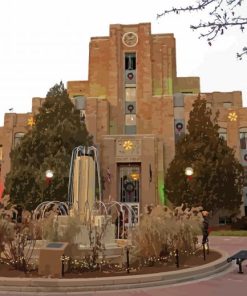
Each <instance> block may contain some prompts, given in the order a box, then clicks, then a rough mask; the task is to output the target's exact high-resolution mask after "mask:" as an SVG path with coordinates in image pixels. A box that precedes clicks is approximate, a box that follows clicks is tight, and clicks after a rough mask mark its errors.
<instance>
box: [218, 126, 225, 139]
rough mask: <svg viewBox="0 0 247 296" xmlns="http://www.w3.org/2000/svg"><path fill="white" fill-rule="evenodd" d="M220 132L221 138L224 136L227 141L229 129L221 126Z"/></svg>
mask: <svg viewBox="0 0 247 296" xmlns="http://www.w3.org/2000/svg"><path fill="white" fill-rule="evenodd" d="M218 133H219V137H220V138H223V139H225V140H226V141H227V130H226V128H224V127H220V128H219V131H218Z"/></svg>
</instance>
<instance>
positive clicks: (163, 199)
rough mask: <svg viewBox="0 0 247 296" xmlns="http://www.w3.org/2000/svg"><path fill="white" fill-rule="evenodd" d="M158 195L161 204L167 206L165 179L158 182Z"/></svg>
mask: <svg viewBox="0 0 247 296" xmlns="http://www.w3.org/2000/svg"><path fill="white" fill-rule="evenodd" d="M158 194H159V201H160V203H161V204H162V205H167V195H166V190H165V184H164V180H163V178H159V180H158Z"/></svg>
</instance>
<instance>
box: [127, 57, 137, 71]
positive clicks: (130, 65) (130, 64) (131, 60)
mask: <svg viewBox="0 0 247 296" xmlns="http://www.w3.org/2000/svg"><path fill="white" fill-rule="evenodd" d="M135 69H136V54H135V53H126V54H125V70H135Z"/></svg>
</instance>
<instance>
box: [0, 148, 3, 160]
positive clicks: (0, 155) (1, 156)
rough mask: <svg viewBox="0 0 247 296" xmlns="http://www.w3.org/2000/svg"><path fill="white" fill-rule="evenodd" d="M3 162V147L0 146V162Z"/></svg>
mask: <svg viewBox="0 0 247 296" xmlns="http://www.w3.org/2000/svg"><path fill="white" fill-rule="evenodd" d="M2 160H3V145H0V161H2Z"/></svg>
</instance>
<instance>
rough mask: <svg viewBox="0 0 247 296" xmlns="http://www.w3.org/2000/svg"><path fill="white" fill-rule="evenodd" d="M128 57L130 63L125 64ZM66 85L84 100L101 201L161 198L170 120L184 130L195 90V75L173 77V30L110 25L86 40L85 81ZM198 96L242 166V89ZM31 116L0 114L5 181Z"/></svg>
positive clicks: (172, 134)
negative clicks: (1, 118)
mask: <svg viewBox="0 0 247 296" xmlns="http://www.w3.org/2000/svg"><path fill="white" fill-rule="evenodd" d="M125 38H126V39H125ZM126 59H127V62H126ZM131 59H132V60H131ZM130 61H131V62H132V63H133V65H134V66H133V67H132V68H130V67H129V66H128V67H129V68H127V66H126V65H129V64H128V63H131V62H130ZM131 79H132V80H131ZM67 89H68V92H69V95H70V97H71V99H72V100H73V102H75V104H77V103H78V102H79V103H78V106H79V105H80V102H82V105H81V106H83V107H78V108H79V109H81V110H82V111H83V112H84V114H85V121H86V124H87V128H88V130H89V132H90V133H91V134H92V135H93V136H94V141H95V143H96V144H97V146H98V147H99V154H100V166H101V172H102V175H103V176H105V175H106V171H107V170H108V171H110V174H111V179H110V182H105V191H104V197H103V198H104V200H108V199H109V198H110V199H114V200H118V201H120V200H121V201H124V202H127V203H128V202H129V203H131V204H132V203H133V204H135V203H137V204H138V205H139V206H140V209H141V208H142V207H143V206H144V205H145V204H148V203H155V204H156V203H163V202H164V192H163V187H164V181H163V180H164V175H165V171H166V169H167V167H168V165H169V163H170V161H171V160H172V159H173V157H174V153H175V138H176V137H177V135H176V128H175V124H176V123H178V124H182V125H183V131H185V128H186V125H187V122H188V119H189V112H190V111H191V108H192V104H193V102H194V100H195V99H196V98H197V96H198V93H199V92H200V79H199V77H177V74H176V42H175V38H174V36H173V34H152V33H151V24H149V23H141V24H136V25H120V24H117V25H110V32H109V36H106V37H93V38H91V41H90V51H89V72H88V81H69V82H68V83H67ZM128 92H130V93H133V94H134V95H132V96H131V95H128ZM202 96H203V97H205V98H206V99H207V102H208V103H209V104H210V107H211V108H212V110H213V112H216V110H219V111H220V117H219V125H220V127H221V128H224V129H225V132H226V134H227V142H228V145H229V146H230V147H233V148H234V149H235V151H236V157H237V158H238V159H239V160H240V161H241V162H242V164H243V165H244V166H247V161H245V160H244V159H243V155H244V151H243V149H242V150H241V149H240V148H241V147H240V129H241V128H242V129H243V128H245V127H246V128H247V108H243V107H242V94H241V92H239V91H234V92H227V93H225V92H224V93H223V92H213V93H205V94H202ZM32 103H33V109H32V112H33V113H36V112H38V108H39V106H40V105H41V104H42V99H40V98H34V99H33V102H32ZM130 105H131V106H130ZM128 108H129V109H128ZM230 112H235V114H236V115H237V120H236V121H230V120H229V118H228V115H229V113H230ZM30 115H31V114H10V113H8V114H6V115H5V122H4V126H3V127H1V128H0V145H2V150H3V157H2V158H3V159H2V171H1V181H2V182H3V181H4V178H5V175H6V173H7V172H8V171H9V169H10V161H9V152H10V150H11V147H13V145H14V142H13V141H14V135H15V133H16V132H24V133H25V132H26V131H27V130H28V128H29V127H28V126H27V119H28V117H30ZM131 120H133V123H134V124H132V121H131ZM246 131H247V130H246ZM246 135H247V134H246ZM128 141H129V142H128ZM125 144H126V145H127V144H130V145H131V147H128V146H126V145H125ZM124 145H125V148H124ZM246 154H247V151H246ZM132 167H133V171H136V170H137V171H138V177H137V180H134V179H133V180H134V181H133V185H134V186H133V187H131V186H130V184H129V183H131V180H130V176H131V175H133V172H132V171H131V168H132ZM125 172H126V174H127V172H129V174H130V175H128V176H127V175H125ZM126 180H127V181H126ZM123 182H125V183H126V182H127V183H126V184H127V185H129V186H130V189H131V190H130V189H129V188H128V187H126V186H127V185H126V184H125V185H126V186H125V185H124V183H123ZM132 189H133V190H132ZM244 202H245V205H246V206H247V201H246V200H245V201H244ZM242 214H244V207H243V209H242Z"/></svg>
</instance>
